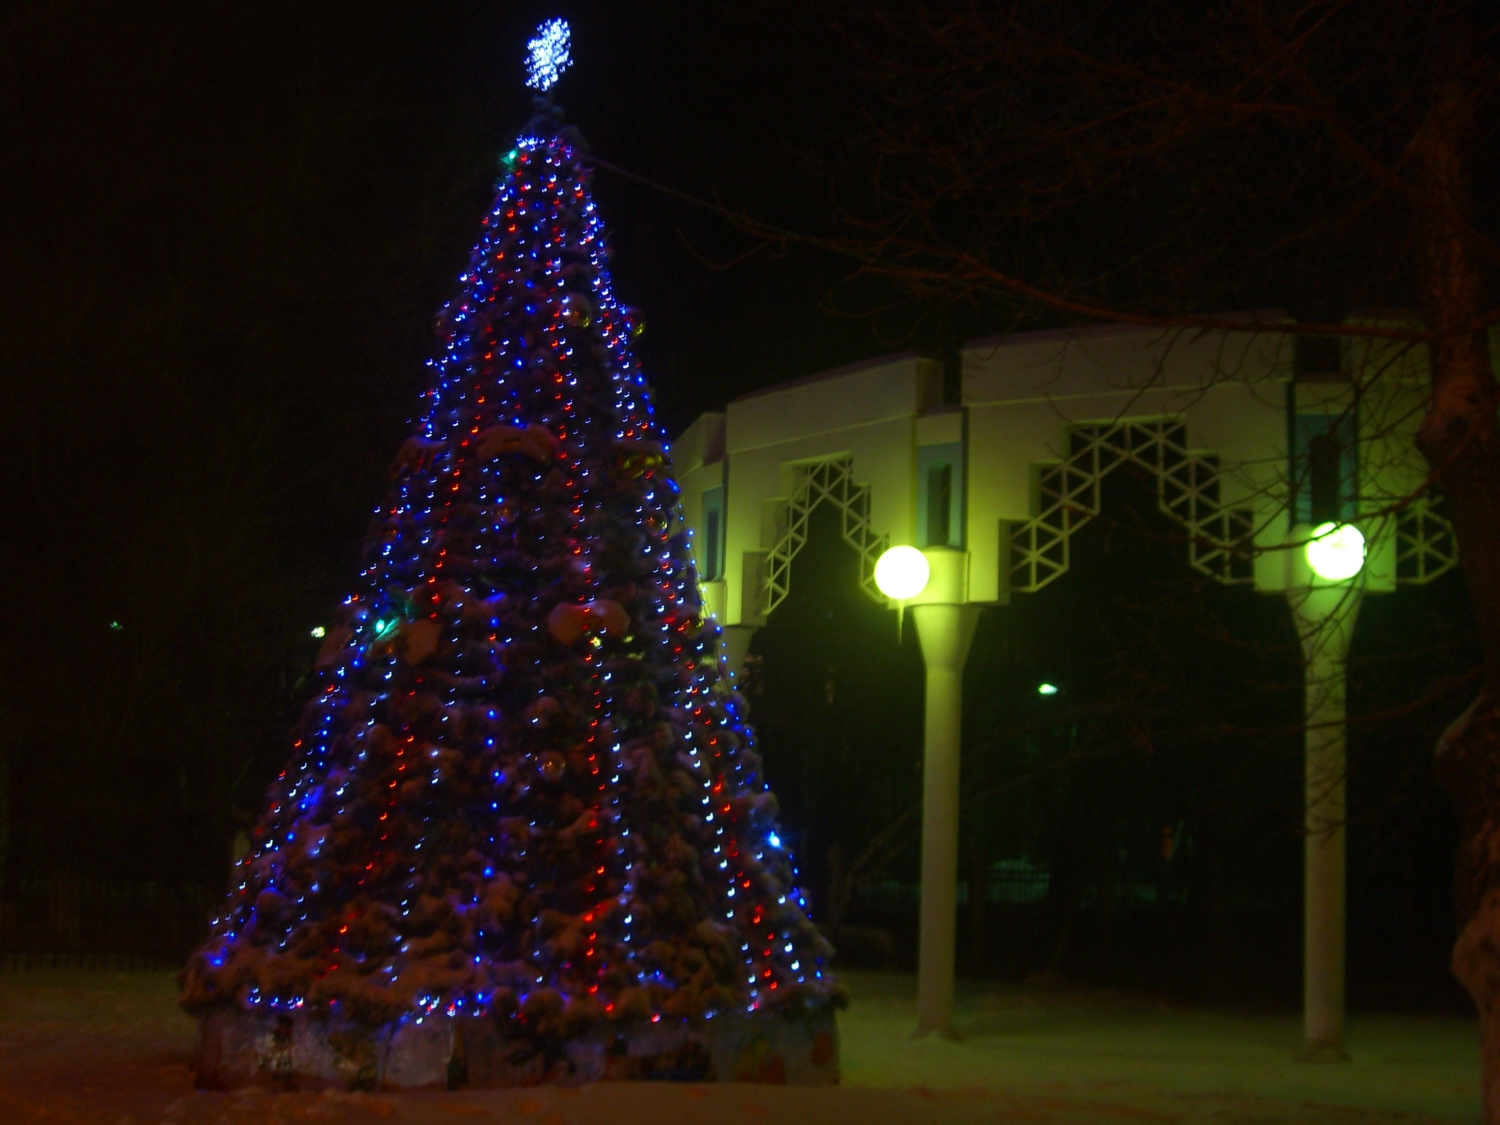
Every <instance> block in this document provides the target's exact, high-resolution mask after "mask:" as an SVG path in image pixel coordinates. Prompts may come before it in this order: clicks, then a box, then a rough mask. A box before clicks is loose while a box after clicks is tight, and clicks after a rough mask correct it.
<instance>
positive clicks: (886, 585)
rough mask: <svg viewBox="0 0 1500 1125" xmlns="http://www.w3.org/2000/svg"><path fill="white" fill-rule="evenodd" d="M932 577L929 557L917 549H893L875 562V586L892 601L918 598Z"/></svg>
mask: <svg viewBox="0 0 1500 1125" xmlns="http://www.w3.org/2000/svg"><path fill="white" fill-rule="evenodd" d="M931 577H932V567H931V566H930V565H929V564H928V562H927V556H926V555H924V554H922V552H921V551H919V550H917V549H916V548H915V547H892V548H891V549H890V550H888V551H886V552H885V554H883V555H881V556H880V558H878V559H876V560H875V585H876V587H877V588H878V589H879V590H880V592H881V593H882V594H884V595H885V596H886V597H888V598H890V599H891V600H892V601H896V602H904V601H906V599H907V598H914V597H916V596H917V595H918V594H920V593H921V592H922V591H923V590H925V589H927V580H928V579H929V578H931Z"/></svg>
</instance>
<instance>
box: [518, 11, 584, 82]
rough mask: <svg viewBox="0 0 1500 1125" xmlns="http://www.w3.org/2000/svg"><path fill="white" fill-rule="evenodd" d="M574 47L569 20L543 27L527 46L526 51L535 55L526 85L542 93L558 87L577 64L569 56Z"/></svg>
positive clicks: (531, 57)
mask: <svg viewBox="0 0 1500 1125" xmlns="http://www.w3.org/2000/svg"><path fill="white" fill-rule="evenodd" d="M571 45H572V33H571V32H570V31H569V30H568V21H567V20H564V19H550V20H546V21H545V22H543V23H541V24H539V25H538V26H537V29H536V38H534V39H532V40H531V41H530V42H528V43H527V44H526V49H527V50H528V51H530V52H531V54H530V55H529V56H528V57H527V59H526V85H528V86H530V87H531V88H532V89H533V90H540V91H541V92H542V93H546V92H547V91H548V90H550V89H552V87H553V86H555V85H557V80H558V79H559V78H560V77H562V72H563V71H565V70H567V69H568V67H569V66H570V65H571V64H572V62H573V56H572V55H571V54H570V53H569V47H570V46H571Z"/></svg>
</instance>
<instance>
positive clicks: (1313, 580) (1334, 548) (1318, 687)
mask: <svg viewBox="0 0 1500 1125" xmlns="http://www.w3.org/2000/svg"><path fill="white" fill-rule="evenodd" d="M1303 530H1304V531H1306V529H1305V528H1304V529H1303ZM1307 534H1308V542H1307V546H1306V548H1305V549H1304V550H1303V551H1302V552H1301V556H1302V557H1301V559H1300V560H1297V562H1298V563H1300V564H1301V565H1298V566H1297V568H1296V569H1297V573H1296V574H1295V577H1296V578H1297V579H1298V581H1296V582H1294V583H1293V584H1292V585H1291V586H1290V588H1289V589H1288V590H1287V596H1288V598H1289V599H1290V600H1291V604H1292V613H1293V615H1294V617H1295V620H1296V624H1297V635H1298V637H1299V639H1300V640H1301V642H1302V655H1303V660H1304V677H1305V678H1304V703H1305V708H1306V712H1305V713H1306V722H1307V727H1306V735H1305V738H1306V746H1305V758H1304V778H1303V783H1304V786H1305V795H1304V806H1303V807H1304V821H1303V855H1302V866H1303V903H1302V906H1303V944H1302V1032H1303V1038H1302V1051H1301V1057H1302V1058H1304V1059H1307V1060H1309V1061H1340V1060H1345V1059H1347V1058H1348V1057H1349V1056H1348V1054H1347V1053H1346V1052H1345V1050H1344V948H1345V935H1344V918H1345V868H1346V847H1347V838H1346V832H1345V790H1346V785H1345V776H1346V769H1347V760H1346V753H1345V740H1344V726H1345V720H1346V718H1347V713H1346V706H1345V690H1346V681H1347V665H1348V657H1349V642H1350V640H1351V639H1352V637H1353V635H1354V622H1355V618H1356V617H1357V616H1358V615H1359V603H1360V599H1361V597H1362V595H1363V593H1364V588H1363V583H1362V582H1360V580H1359V578H1360V572H1361V571H1362V570H1363V568H1364V562H1365V540H1364V536H1363V535H1362V534H1361V533H1360V531H1359V529H1358V528H1356V527H1354V526H1352V525H1350V524H1333V523H1325V524H1320V525H1319V526H1318V527H1315V528H1313V529H1312V530H1311V531H1310V532H1307Z"/></svg>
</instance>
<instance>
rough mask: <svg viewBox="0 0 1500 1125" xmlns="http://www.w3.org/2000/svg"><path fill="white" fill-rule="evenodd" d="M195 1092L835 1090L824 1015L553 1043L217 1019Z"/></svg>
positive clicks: (834, 1060) (449, 1027) (834, 1047)
mask: <svg viewBox="0 0 1500 1125" xmlns="http://www.w3.org/2000/svg"><path fill="white" fill-rule="evenodd" d="M195 1069H196V1072H197V1085H198V1087H199V1088H200V1089H207V1090H233V1089H239V1088H242V1087H245V1086H265V1087H271V1088H275V1089H312V1090H316V1089H323V1088H327V1087H333V1088H337V1089H364V1090H443V1089H449V1090H453V1089H466V1088H470V1089H472V1088H478V1089H484V1088H496V1087H507V1086H538V1085H543V1084H549V1085H581V1084H583V1083H586V1082H599V1081H604V1080H621V1079H639V1080H648V1081H649V1080H654V1081H669V1082H764V1083H771V1084H778V1085H781V1084H793V1085H832V1084H834V1083H836V1082H838V1080H839V1050H838V1027H837V1025H836V1024H835V1022H834V1014H833V1012H832V1011H831V1010H827V1011H820V1012H815V1013H809V1014H805V1015H800V1016H796V1017H786V1016H781V1015H777V1014H775V1013H768V1014H746V1015H720V1016H717V1017H715V1018H714V1019H712V1020H707V1021H704V1022H702V1023H701V1024H686V1023H675V1024H669V1023H666V1022H662V1023H655V1024H652V1023H643V1024H628V1025H618V1026H603V1027H599V1028H596V1029H593V1030H591V1031H589V1032H587V1033H584V1034H581V1035H578V1036H576V1037H574V1038H570V1039H566V1040H563V1041H561V1042H557V1043H551V1044H548V1043H545V1042H541V1041H538V1040H535V1039H530V1038H510V1037H505V1036H502V1035H501V1033H500V1031H499V1030H498V1029H497V1027H496V1025H495V1022H494V1021H493V1020H491V1019H489V1018H488V1017H485V1016H461V1017H456V1018H451V1019H448V1018H444V1017H442V1016H429V1017H427V1018H426V1019H424V1020H423V1021H422V1022H421V1023H417V1022H416V1021H415V1020H408V1021H405V1022H402V1023H393V1024H388V1025H386V1026H384V1027H376V1028H371V1027H367V1026H364V1025H361V1024H354V1023H349V1022H343V1021H339V1020H337V1019H327V1018H320V1017H318V1016H315V1015H280V1016H278V1015H271V1014H265V1015H263V1014H260V1013H252V1012H243V1011H239V1010H237V1009H227V1008H226V1009H220V1010H217V1011H214V1012H210V1013H209V1014H207V1015H205V1016H204V1017H203V1019H202V1024H201V1030H200V1039H199V1044H198V1053H197V1058H196V1060H195Z"/></svg>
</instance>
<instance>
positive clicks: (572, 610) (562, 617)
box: [547, 598, 630, 645]
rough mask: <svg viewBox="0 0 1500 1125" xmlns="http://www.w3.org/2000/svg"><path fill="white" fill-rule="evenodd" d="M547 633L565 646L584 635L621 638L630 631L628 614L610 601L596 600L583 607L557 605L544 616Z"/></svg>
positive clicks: (622, 607)
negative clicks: (545, 617)
mask: <svg viewBox="0 0 1500 1125" xmlns="http://www.w3.org/2000/svg"><path fill="white" fill-rule="evenodd" d="M547 630H548V632H550V633H551V634H552V636H553V638H554V639H556V640H557V641H559V642H560V643H562V644H565V645H570V644H572V643H573V642H574V641H576V640H578V639H579V638H580V637H582V636H584V635H585V634H600V635H603V636H606V637H623V636H624V635H625V634H626V633H628V632H629V631H630V614H629V613H627V612H626V610H625V607H624V606H622V605H621V604H620V603H619V602H617V601H614V600H613V599H611V598H595V599H594V600H593V601H591V602H588V603H586V604H584V605H570V604H568V603H566V602H558V603H557V604H556V605H555V606H553V607H552V612H551V613H549V614H548V615H547Z"/></svg>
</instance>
